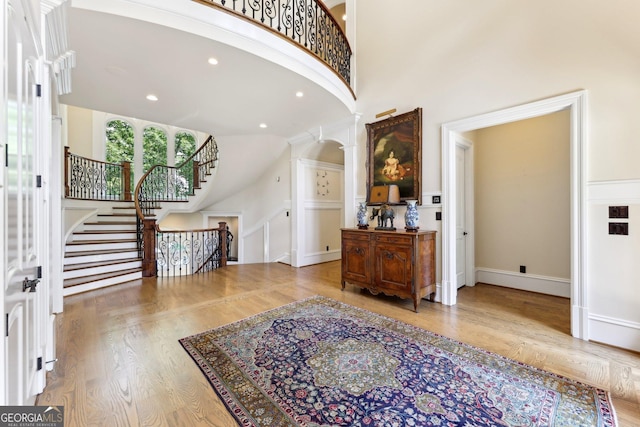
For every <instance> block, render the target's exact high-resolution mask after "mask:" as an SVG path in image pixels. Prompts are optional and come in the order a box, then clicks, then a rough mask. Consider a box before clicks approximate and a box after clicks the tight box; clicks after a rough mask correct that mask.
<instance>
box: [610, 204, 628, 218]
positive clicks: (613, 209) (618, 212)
mask: <svg viewBox="0 0 640 427" xmlns="http://www.w3.org/2000/svg"><path fill="white" fill-rule="evenodd" d="M609 218H629V206H609Z"/></svg>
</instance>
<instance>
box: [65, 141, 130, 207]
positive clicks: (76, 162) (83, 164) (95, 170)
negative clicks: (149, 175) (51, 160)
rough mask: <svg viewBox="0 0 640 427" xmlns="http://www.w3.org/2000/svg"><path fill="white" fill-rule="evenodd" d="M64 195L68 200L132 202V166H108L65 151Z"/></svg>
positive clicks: (128, 164) (124, 163)
mask: <svg viewBox="0 0 640 427" xmlns="http://www.w3.org/2000/svg"><path fill="white" fill-rule="evenodd" d="M64 158H65V161H64V195H65V197H66V198H69V199H85V200H131V163H129V162H122V163H121V164H116V163H107V162H102V161H99V160H93V159H88V158H86V157H82V156H78V155H77V154H73V153H71V152H70V151H69V147H64Z"/></svg>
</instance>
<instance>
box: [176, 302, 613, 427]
mask: <svg viewBox="0 0 640 427" xmlns="http://www.w3.org/2000/svg"><path fill="white" fill-rule="evenodd" d="M180 343H181V344H182V346H183V347H184V348H185V350H186V351H187V352H188V353H189V355H191V357H192V358H193V360H194V361H195V362H196V363H197V364H198V366H199V367H200V369H201V370H202V372H203V373H204V374H205V375H206V377H207V378H208V379H209V382H210V383H211V385H212V386H213V388H214V390H215V391H216V393H217V394H218V395H219V396H220V399H222V401H223V402H224V403H225V404H226V406H227V408H228V409H229V411H230V412H231V413H232V414H233V415H234V416H235V418H236V419H237V421H238V423H239V424H240V425H242V426H265V427H266V426H269V427H271V426H314V427H318V426H365V427H367V426H439V427H442V426H465V427H471V426H616V417H615V413H614V410H613V407H612V405H611V401H610V399H609V396H608V394H607V393H606V392H605V391H603V390H600V389H597V388H594V387H591V386H588V385H585V384H581V383H579V382H576V381H573V380H570V379H568V378H564V377H561V376H558V375H554V374H552V373H549V372H545V371H542V370H539V369H536V368H534V367H531V366H527V365H524V364H522V363H519V362H516V361H514V360H511V359H507V358H505V357H502V356H499V355H496V354H493V353H489V352H487V351H484V350H481V349H479V348H475V347H471V346H469V345H467V344H463V343H460V342H456V341H453V340H451V339H448V338H445V337H442V336H440V335H437V334H433V333H431V332H427V331H425V330H423V329H420V328H417V327H414V326H411V325H407V324H404V323H402V322H398V321H396V320H393V319H389V318H387V317H383V316H380V315H377V314H375V313H371V312H369V311H366V310H362V309H359V308H356V307H352V306H349V305H346V304H343V303H340V302H338V301H334V300H331V299H328V298H324V297H313V298H309V299H306V300H303V301H298V302H295V303H292V304H289V305H286V306H283V307H280V308H276V309H274V310H270V311H267V312H265V313H261V314H258V315H256V316H253V317H250V318H248V319H244V320H241V321H239V322H235V323H232V324H229V325H226V326H222V327H220V328H216V329H213V330H211V331H207V332H203V333H200V334H197V335H193V336H190V337H186V338H182V339H181V340H180Z"/></svg>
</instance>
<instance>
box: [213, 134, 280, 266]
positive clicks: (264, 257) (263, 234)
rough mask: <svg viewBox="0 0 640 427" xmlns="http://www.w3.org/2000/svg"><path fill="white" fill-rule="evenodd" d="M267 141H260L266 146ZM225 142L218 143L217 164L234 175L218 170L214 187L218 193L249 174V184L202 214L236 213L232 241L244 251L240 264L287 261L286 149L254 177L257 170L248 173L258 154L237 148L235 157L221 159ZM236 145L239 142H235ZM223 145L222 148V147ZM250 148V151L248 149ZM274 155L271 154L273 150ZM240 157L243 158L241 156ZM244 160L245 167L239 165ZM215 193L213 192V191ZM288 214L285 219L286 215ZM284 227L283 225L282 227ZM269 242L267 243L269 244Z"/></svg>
mask: <svg viewBox="0 0 640 427" xmlns="http://www.w3.org/2000/svg"><path fill="white" fill-rule="evenodd" d="M268 142H269V141H264V143H268ZM228 143H229V141H227V142H225V143H220V146H221V160H220V164H221V165H222V164H223V163H225V160H223V159H231V161H229V160H227V163H226V164H228V165H229V166H230V168H231V169H235V173H234V172H233V171H232V170H230V171H223V170H222V168H221V169H220V170H219V171H218V175H217V176H216V182H215V184H216V186H217V187H218V188H220V191H224V188H223V187H224V185H225V183H226V182H228V181H230V180H233V179H234V177H238V179H244V178H243V176H242V175H243V174H244V173H246V174H251V177H252V179H251V182H249V183H247V184H246V186H245V187H244V188H242V189H240V190H239V191H237V192H235V193H233V194H231V195H230V196H228V197H226V198H224V199H222V200H219V201H217V202H216V203H213V204H211V205H209V206H207V207H206V208H204V209H203V211H206V212H207V214H208V215H215V213H216V212H221V216H224V215H223V214H224V213H225V212H237V213H238V215H240V216H241V217H242V224H243V230H242V232H241V233H239V234H240V235H239V236H235V239H236V240H242V244H240V242H237V243H238V244H239V245H240V246H239V247H241V248H244V253H243V254H238V258H240V259H242V260H243V262H244V263H258V262H271V261H274V260H283V261H285V262H286V261H288V256H289V253H288V252H289V250H290V246H291V245H290V243H289V242H290V239H291V226H290V218H291V216H290V208H291V178H290V176H291V173H290V166H289V165H290V154H289V146H288V145H287V144H286V143H285V149H284V150H281V151H280V156H279V157H278V158H276V159H274V160H273V161H271V165H270V167H269V168H267V169H266V171H264V172H263V173H262V174H259V175H256V176H254V174H255V173H256V172H259V170H254V169H252V164H251V160H252V158H253V157H255V156H256V155H259V153H256V152H255V150H254V151H253V152H252V151H251V150H250V149H249V150H247V149H245V150H242V148H241V146H236V148H235V149H236V150H240V151H239V152H238V153H236V155H235V156H233V157H230V154H225V155H224V156H223V152H222V147H223V146H226V144H228ZM238 143H239V144H240V143H241V142H240V141H238ZM223 144H224V145H223ZM248 148H250V147H248ZM274 151H275V150H274ZM243 153H244V154H243ZM243 158H244V159H246V163H245V162H244V161H243ZM213 191H214V192H215V191H216V189H215V188H214V189H213ZM288 213H289V215H288ZM283 223H284V225H283ZM272 239H273V241H272V242H271V243H269V242H270V241H271V240H272Z"/></svg>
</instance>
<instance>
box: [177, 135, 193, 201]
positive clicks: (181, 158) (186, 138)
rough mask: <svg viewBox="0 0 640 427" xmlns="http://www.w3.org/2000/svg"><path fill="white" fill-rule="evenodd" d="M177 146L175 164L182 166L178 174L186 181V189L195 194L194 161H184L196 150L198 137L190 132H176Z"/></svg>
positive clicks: (187, 191)
mask: <svg viewBox="0 0 640 427" xmlns="http://www.w3.org/2000/svg"><path fill="white" fill-rule="evenodd" d="M175 148H176V151H175V153H176V156H175V165H176V167H180V169H179V170H178V174H179V175H180V176H181V177H182V178H183V179H184V182H185V183H186V186H185V188H184V191H185V192H186V193H187V194H193V162H188V163H184V162H185V161H186V160H187V159H188V158H189V157H191V156H192V155H193V153H195V152H196V138H195V137H194V136H193V134H190V133H189V132H178V133H176V139H175ZM183 163H184V164H183ZM185 195H186V194H185Z"/></svg>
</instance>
